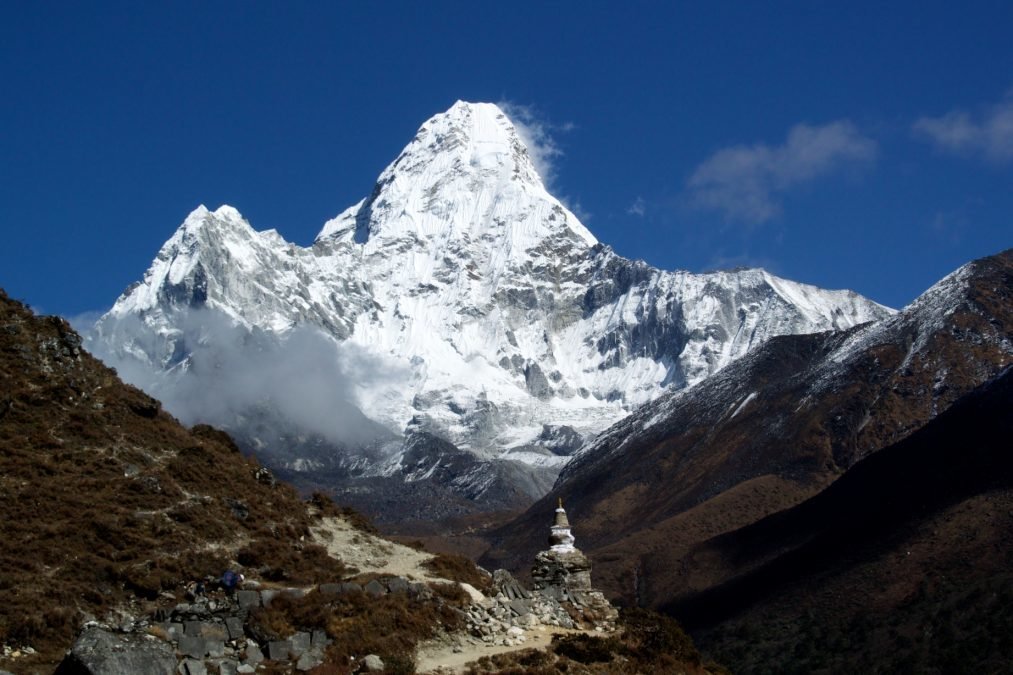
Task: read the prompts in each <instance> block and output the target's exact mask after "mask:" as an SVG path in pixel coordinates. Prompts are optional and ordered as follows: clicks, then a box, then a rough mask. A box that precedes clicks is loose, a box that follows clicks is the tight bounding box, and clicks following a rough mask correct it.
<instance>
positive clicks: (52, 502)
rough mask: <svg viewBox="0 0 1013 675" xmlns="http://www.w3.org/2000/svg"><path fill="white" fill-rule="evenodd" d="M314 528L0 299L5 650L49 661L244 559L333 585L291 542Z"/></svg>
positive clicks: (224, 447) (221, 439)
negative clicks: (116, 613)
mask: <svg viewBox="0 0 1013 675" xmlns="http://www.w3.org/2000/svg"><path fill="white" fill-rule="evenodd" d="M258 476H259V478H258ZM309 524H310V516H308V515H307V510H306V508H305V506H304V504H303V503H302V502H301V501H300V500H299V499H298V497H297V495H296V493H295V492H294V491H293V490H292V489H291V488H289V487H287V486H285V485H282V484H278V483H275V482H274V481H273V480H272V479H271V478H270V476H269V474H267V475H265V474H264V472H262V471H260V467H259V466H258V464H257V462H256V461H254V460H252V459H248V458H244V457H243V456H242V455H241V454H240V453H239V452H238V450H237V448H236V447H235V445H234V444H233V443H232V442H231V440H230V439H229V438H228V436H226V435H225V434H223V433H221V432H218V431H216V430H214V429H212V428H210V427H197V428H194V429H193V430H187V429H185V428H184V427H183V426H181V425H180V424H179V423H178V422H177V421H176V420H175V419H174V418H172V417H171V416H170V415H168V414H167V413H166V412H164V411H163V410H161V407H160V405H159V403H158V402H157V401H155V400H154V399H152V398H151V397H149V396H147V395H145V394H144V393H142V392H141V391H139V390H137V389H135V388H133V387H130V386H128V385H125V384H123V383H122V382H121V381H120V380H119V379H118V378H117V377H116V373H115V372H114V371H112V370H110V369H109V368H107V367H105V366H104V365H103V364H101V363H100V362H99V361H97V360H96V359H94V358H93V357H92V356H90V355H89V354H87V353H86V352H84V350H82V349H81V339H80V337H79V336H78V335H77V334H76V333H75V332H74V331H73V330H72V329H71V328H70V326H69V325H68V324H67V322H66V321H64V320H63V319H60V318H57V317H37V316H35V315H33V314H32V312H31V311H30V310H29V309H28V308H26V307H25V306H24V305H22V304H21V303H19V302H16V301H14V300H11V299H10V298H8V297H7V295H6V294H4V293H3V292H2V291H0V542H2V545H0V645H10V646H12V647H20V646H25V645H31V646H32V647H33V648H34V649H36V650H38V651H39V652H41V656H39V657H38V659H42V660H44V659H46V658H58V657H59V655H62V651H63V650H64V649H65V648H66V647H67V646H68V645H69V643H70V641H71V639H72V636H73V634H74V633H75V631H76V630H77V628H78V626H79V625H80V623H81V621H82V620H83V619H84V618H86V617H89V616H93V617H98V618H102V617H104V616H105V615H107V614H108V613H109V612H110V610H112V609H113V608H117V607H121V606H122V605H123V603H124V602H126V601H127V600H132V601H134V602H135V603H136V602H143V601H144V600H146V599H154V598H156V597H157V596H158V594H159V592H160V591H163V590H172V589H177V588H179V586H180V585H181V584H183V583H184V582H186V581H188V580H191V579H195V578H198V577H201V576H204V575H207V574H213V575H216V576H217V575H219V574H221V573H222V572H223V571H224V570H225V569H226V568H227V566H228V565H230V564H232V565H235V562H234V561H235V560H236V559H237V558H241V559H242V560H243V561H244V562H245V563H246V564H247V565H248V566H250V567H251V568H252V569H255V570H257V571H258V572H260V573H263V574H266V575H268V576H273V577H274V578H277V579H279V580H297V581H298V580H301V581H312V580H314V579H316V578H320V579H322V580H330V579H333V578H334V576H335V575H336V574H340V565H339V564H338V563H336V562H335V561H334V560H333V559H331V558H328V557H327V556H326V555H325V553H324V551H323V549H322V548H320V547H316V546H315V545H312V544H303V543H300V542H299V539H300V537H302V536H303V535H305V534H307V532H308V526H309ZM0 667H2V664H0Z"/></svg>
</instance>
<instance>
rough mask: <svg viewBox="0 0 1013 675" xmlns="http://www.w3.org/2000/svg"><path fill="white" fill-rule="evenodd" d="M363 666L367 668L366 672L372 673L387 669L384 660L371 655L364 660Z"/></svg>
mask: <svg viewBox="0 0 1013 675" xmlns="http://www.w3.org/2000/svg"><path fill="white" fill-rule="evenodd" d="M362 665H364V666H366V670H367V671H368V672H371V673H378V672H380V671H381V670H383V669H384V668H385V667H386V666H384V664H383V659H381V658H380V657H379V656H377V655H376V654H370V655H368V656H366V657H365V658H363V659H362Z"/></svg>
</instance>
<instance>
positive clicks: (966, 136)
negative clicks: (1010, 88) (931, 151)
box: [912, 92, 1013, 162]
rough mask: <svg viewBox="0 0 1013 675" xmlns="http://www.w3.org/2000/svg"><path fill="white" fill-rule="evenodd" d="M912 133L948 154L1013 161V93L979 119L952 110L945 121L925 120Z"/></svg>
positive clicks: (961, 111)
mask: <svg viewBox="0 0 1013 675" xmlns="http://www.w3.org/2000/svg"><path fill="white" fill-rule="evenodd" d="M912 131H913V132H914V134H915V136H917V137H920V138H924V139H926V140H928V141H930V142H931V143H932V144H933V145H935V146H936V147H937V148H939V149H940V150H943V151H945V152H952V153H956V154H961V155H981V156H983V157H985V158H986V159H988V160H990V161H993V162H1007V161H1010V160H1013V92H1010V93H1009V94H1007V95H1006V97H1005V98H1004V99H1003V100H1002V101H1000V102H999V103H998V104H996V105H991V106H988V107H986V108H985V109H983V110H982V111H981V112H980V113H979V114H976V115H975V114H971V113H969V112H967V111H965V110H951V111H950V112H948V113H946V114H945V115H943V116H941V117H921V118H919V119H917V120H915V123H914V124H913V125H912Z"/></svg>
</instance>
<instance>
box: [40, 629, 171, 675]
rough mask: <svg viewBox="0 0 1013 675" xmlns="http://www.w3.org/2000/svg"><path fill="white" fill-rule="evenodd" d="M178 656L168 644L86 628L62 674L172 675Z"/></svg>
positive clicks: (139, 636) (64, 663) (62, 666)
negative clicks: (142, 674) (140, 674)
mask: <svg viewBox="0 0 1013 675" xmlns="http://www.w3.org/2000/svg"><path fill="white" fill-rule="evenodd" d="M176 664H177V662H176V654H175V652H174V651H173V649H172V646H170V645H169V644H168V643H166V642H163V641H161V640H152V639H149V638H146V637H143V636H141V635H135V634H124V635H116V634H114V633H111V632H109V631H107V630H105V629H103V628H99V627H97V626H93V627H90V628H86V629H85V630H84V631H83V632H82V633H81V635H80V636H79V637H78V638H77V641H75V642H74V646H73V647H72V648H71V650H70V653H69V654H67V656H66V658H64V660H63V662H62V663H61V664H60V667H59V670H60V672H69V673H84V674H87V675H134V674H136V673H146V674H147V673H150V674H151V675H173V674H174V673H175V672H176Z"/></svg>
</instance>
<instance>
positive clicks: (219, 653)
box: [207, 640, 225, 659]
mask: <svg viewBox="0 0 1013 675" xmlns="http://www.w3.org/2000/svg"><path fill="white" fill-rule="evenodd" d="M207 650H208V656H211V657H214V658H216V659H220V658H221V657H223V656H225V640H208V641H207Z"/></svg>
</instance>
